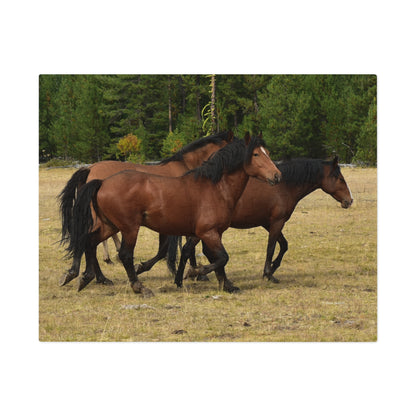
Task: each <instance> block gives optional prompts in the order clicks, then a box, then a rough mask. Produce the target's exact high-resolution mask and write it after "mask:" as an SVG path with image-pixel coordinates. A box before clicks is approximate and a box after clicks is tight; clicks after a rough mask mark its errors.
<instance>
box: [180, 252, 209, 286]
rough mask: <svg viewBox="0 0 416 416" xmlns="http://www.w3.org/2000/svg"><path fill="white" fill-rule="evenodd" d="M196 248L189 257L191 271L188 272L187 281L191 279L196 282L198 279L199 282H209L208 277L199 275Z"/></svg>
mask: <svg viewBox="0 0 416 416" xmlns="http://www.w3.org/2000/svg"><path fill="white" fill-rule="evenodd" d="M195 247H196V246H195ZM195 247H193V248H192V250H191V254H190V256H189V270H188V273H187V274H186V277H185V279H188V278H189V279H192V280H195V278H196V280H197V281H198V282H209V279H208V277H207V276H206V275H202V274H199V273H198V272H197V271H196V269H197V267H198V266H197V264H196V256H195Z"/></svg>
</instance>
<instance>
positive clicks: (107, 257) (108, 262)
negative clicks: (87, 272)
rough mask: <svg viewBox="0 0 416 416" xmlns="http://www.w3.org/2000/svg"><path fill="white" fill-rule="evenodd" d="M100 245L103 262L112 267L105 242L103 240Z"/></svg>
mask: <svg viewBox="0 0 416 416" xmlns="http://www.w3.org/2000/svg"><path fill="white" fill-rule="evenodd" d="M102 244H103V260H104V262H105V263H107V264H111V265H113V264H114V263H113V262H112V260H111V259H110V253H109V251H108V243H107V240H104V241H103V243H102Z"/></svg>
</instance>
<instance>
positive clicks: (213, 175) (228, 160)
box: [185, 137, 265, 183]
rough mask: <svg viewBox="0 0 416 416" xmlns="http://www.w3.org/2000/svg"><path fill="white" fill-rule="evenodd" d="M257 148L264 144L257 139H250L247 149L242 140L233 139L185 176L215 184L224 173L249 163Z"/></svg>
mask: <svg viewBox="0 0 416 416" xmlns="http://www.w3.org/2000/svg"><path fill="white" fill-rule="evenodd" d="M259 146H265V144H264V141H263V140H262V139H260V138H258V137H252V138H251V140H250V143H249V145H248V146H247V147H246V146H245V144H244V141H243V140H241V139H239V138H237V137H234V139H233V141H232V142H231V143H229V144H227V145H226V146H224V147H223V148H222V149H220V150H218V151H217V152H215V153H213V154H212V155H211V156H210V157H209V159H208V160H206V161H205V162H204V163H203V164H202V165H201V166H199V167H197V168H196V169H193V170H190V171H189V172H187V173H185V175H189V174H193V175H194V177H195V178H196V179H197V178H207V179H209V180H211V181H212V182H213V183H217V182H219V181H220V179H221V178H222V175H223V174H224V173H232V172H234V171H236V170H237V169H239V168H241V167H242V166H243V164H244V162H249V161H250V158H251V154H252V153H253V150H254V149H255V148H256V147H259Z"/></svg>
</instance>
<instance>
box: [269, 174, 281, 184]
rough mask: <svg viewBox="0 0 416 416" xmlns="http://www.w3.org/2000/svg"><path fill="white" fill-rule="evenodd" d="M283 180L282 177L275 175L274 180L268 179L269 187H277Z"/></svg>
mask: <svg viewBox="0 0 416 416" xmlns="http://www.w3.org/2000/svg"><path fill="white" fill-rule="evenodd" d="M281 180H282V175H279V174H278V173H275V174H274V177H273V179H267V183H268V184H269V185H277V184H278V183H279V182H280V181H281Z"/></svg>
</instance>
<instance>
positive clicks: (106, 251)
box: [103, 234, 121, 265]
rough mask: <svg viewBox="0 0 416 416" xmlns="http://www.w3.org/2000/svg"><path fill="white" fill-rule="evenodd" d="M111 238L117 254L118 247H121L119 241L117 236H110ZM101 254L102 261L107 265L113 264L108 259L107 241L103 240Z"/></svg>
mask: <svg viewBox="0 0 416 416" xmlns="http://www.w3.org/2000/svg"><path fill="white" fill-rule="evenodd" d="M111 238H112V239H113V241H114V245H115V246H116V250H117V253H118V252H119V251H120V247H121V242H120V239H119V238H118V236H117V234H114V235H112V236H111ZM103 254H104V256H103V260H104V261H105V262H106V263H107V264H110V265H113V264H114V263H113V261H112V260H111V258H110V252H109V250H108V242H107V240H104V241H103Z"/></svg>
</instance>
